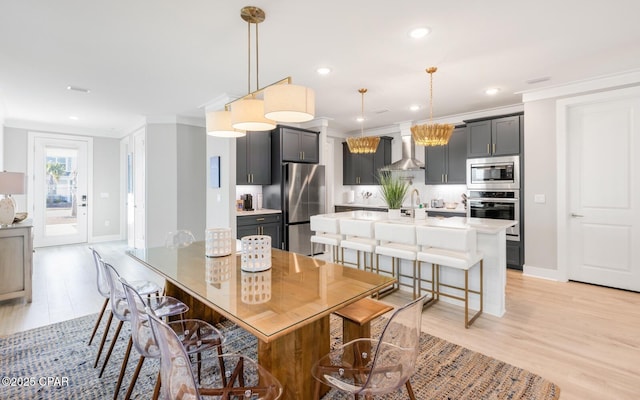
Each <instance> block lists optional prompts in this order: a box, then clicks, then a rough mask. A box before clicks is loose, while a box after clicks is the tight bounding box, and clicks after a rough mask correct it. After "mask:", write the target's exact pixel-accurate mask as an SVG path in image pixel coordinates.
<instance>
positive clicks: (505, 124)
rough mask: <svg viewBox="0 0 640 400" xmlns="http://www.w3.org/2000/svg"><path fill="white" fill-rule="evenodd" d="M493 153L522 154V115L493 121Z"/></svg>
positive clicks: (499, 154)
mask: <svg viewBox="0 0 640 400" xmlns="http://www.w3.org/2000/svg"><path fill="white" fill-rule="evenodd" d="M491 125H492V126H491V139H492V143H493V144H492V155H494V156H502V155H510V154H520V116H519V115H514V116H511V117H504V118H498V119H494V120H492V121H491Z"/></svg>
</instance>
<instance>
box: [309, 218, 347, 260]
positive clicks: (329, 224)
mask: <svg viewBox="0 0 640 400" xmlns="http://www.w3.org/2000/svg"><path fill="white" fill-rule="evenodd" d="M310 220H311V230H312V231H314V232H315V235H313V236H311V243H318V244H322V245H326V246H329V247H330V248H331V255H332V261H333V262H341V263H344V258H343V259H342V261H341V260H340V259H339V257H338V248H339V247H340V242H341V240H342V235H341V234H340V226H339V224H338V218H330V217H325V216H322V215H313V216H311V219H310ZM312 246H313V244H312ZM311 253H313V249H311Z"/></svg>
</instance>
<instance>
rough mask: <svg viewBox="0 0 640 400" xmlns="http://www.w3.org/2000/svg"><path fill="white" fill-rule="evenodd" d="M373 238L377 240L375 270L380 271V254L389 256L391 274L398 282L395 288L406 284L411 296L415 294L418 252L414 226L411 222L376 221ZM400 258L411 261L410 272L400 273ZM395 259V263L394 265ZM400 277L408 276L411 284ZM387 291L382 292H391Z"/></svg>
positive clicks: (414, 296)
mask: <svg viewBox="0 0 640 400" xmlns="http://www.w3.org/2000/svg"><path fill="white" fill-rule="evenodd" d="M374 227H375V238H376V240H377V241H378V245H376V250H375V251H376V272H378V273H380V256H388V257H391V275H392V276H394V277H396V278H397V280H398V282H397V284H396V285H397V286H396V288H395V289H392V290H391V291H395V290H398V289H399V288H400V286H408V287H410V288H411V289H412V291H413V298H414V299H415V298H417V296H416V261H417V254H418V250H419V248H418V246H417V245H416V228H415V226H414V225H413V224H406V223H401V222H398V223H393V222H377V223H375V224H374ZM400 260H409V261H411V262H412V263H413V268H412V274H411V275H407V274H402V271H401V270H400V266H401V265H400ZM396 261H397V265H396ZM402 278H409V279H410V280H411V282H412V283H411V284H407V283H404V282H402ZM391 291H387V292H385V293H383V294H384V295H387V294H389V293H391Z"/></svg>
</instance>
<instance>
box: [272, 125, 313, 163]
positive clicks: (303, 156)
mask: <svg viewBox="0 0 640 400" xmlns="http://www.w3.org/2000/svg"><path fill="white" fill-rule="evenodd" d="M272 132H273V135H274V136H273V137H275V138H276V140H278V144H279V146H280V152H279V154H281V158H282V159H281V161H282V162H301V163H310V164H317V163H318V162H319V161H320V140H319V134H318V132H313V131H309V130H306V129H300V128H293V127H288V126H281V125H278V127H277V128H276V129H275V130H273V131H272Z"/></svg>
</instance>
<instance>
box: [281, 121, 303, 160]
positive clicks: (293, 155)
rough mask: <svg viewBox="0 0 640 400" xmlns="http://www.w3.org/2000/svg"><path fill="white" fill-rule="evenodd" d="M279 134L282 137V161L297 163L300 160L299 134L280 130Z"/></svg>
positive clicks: (288, 130)
mask: <svg viewBox="0 0 640 400" xmlns="http://www.w3.org/2000/svg"><path fill="white" fill-rule="evenodd" d="M280 134H281V135H282V161H290V162H299V161H300V160H301V158H302V154H301V150H300V135H299V132H298V131H295V130H293V129H289V128H281V129H280Z"/></svg>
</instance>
